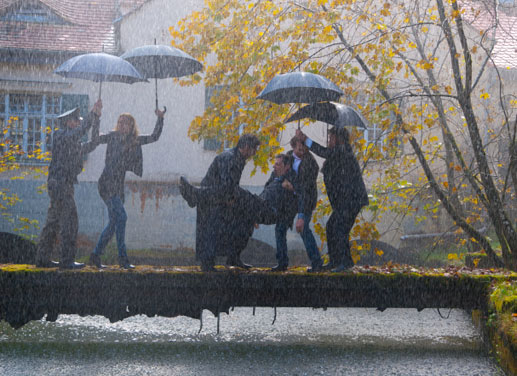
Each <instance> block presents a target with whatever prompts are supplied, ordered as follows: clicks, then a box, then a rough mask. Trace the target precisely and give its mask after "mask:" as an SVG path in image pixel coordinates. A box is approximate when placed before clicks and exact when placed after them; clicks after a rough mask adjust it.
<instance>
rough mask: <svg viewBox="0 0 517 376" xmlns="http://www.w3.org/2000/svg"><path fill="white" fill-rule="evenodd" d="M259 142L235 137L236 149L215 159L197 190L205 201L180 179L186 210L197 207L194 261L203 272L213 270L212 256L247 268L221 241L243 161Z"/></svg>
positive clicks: (250, 138)
mask: <svg viewBox="0 0 517 376" xmlns="http://www.w3.org/2000/svg"><path fill="white" fill-rule="evenodd" d="M259 145H260V140H259V139H258V138H257V136H255V135H252V134H244V135H242V136H241V137H240V138H239V141H238V142H237V146H236V147H235V148H232V149H230V150H226V151H224V152H222V153H221V154H219V155H218V156H216V157H215V159H214V160H213V162H212V164H211V165H210V167H209V168H208V171H207V173H206V175H205V177H204V178H203V180H202V181H201V188H202V189H203V190H204V191H205V195H204V196H205V197H209V198H210V199H208V200H201V201H199V202H198V200H197V198H196V195H193V194H192V190H191V189H190V188H191V186H190V185H189V184H188V182H187V180H186V179H185V178H184V177H181V178H180V192H181V194H182V196H183V198H185V200H186V201H187V203H188V205H189V206H190V207H194V206H197V219H196V258H197V259H198V260H199V261H200V263H201V269H202V270H203V271H214V270H215V269H214V265H215V257H216V256H217V255H218V254H223V253H225V254H226V256H227V261H226V263H227V265H232V266H238V267H243V268H249V267H250V266H249V265H246V264H244V263H243V262H242V261H241V259H240V254H239V253H237V252H236V251H234V250H233V249H230V250H228V249H222V244H223V242H222V239H224V237H225V236H227V233H226V232H227V231H228V228H227V226H226V224H227V223H228V222H229V221H230V220H231V219H232V217H233V216H234V215H233V212H234V210H235V202H234V200H235V197H236V195H238V189H239V182H240V180H241V175H242V170H243V169H244V166H245V165H246V160H247V159H249V158H251V157H252V156H254V155H255V153H256V152H257V148H258V147H259Z"/></svg>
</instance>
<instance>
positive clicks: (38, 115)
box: [0, 93, 88, 164]
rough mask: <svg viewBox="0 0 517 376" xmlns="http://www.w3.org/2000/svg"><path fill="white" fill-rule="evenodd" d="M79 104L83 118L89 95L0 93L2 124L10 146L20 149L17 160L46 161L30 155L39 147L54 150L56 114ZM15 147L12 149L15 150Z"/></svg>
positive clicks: (29, 162) (31, 162)
mask: <svg viewBox="0 0 517 376" xmlns="http://www.w3.org/2000/svg"><path fill="white" fill-rule="evenodd" d="M77 106H79V107H80V108H81V115H82V116H83V117H84V116H86V113H87V111H88V96H87V95H62V96H61V95H56V94H26V93H7V94H0V126H1V128H2V131H3V132H2V134H3V140H4V143H5V145H6V147H7V148H16V147H17V148H18V151H19V152H18V153H17V154H16V159H17V161H18V162H20V163H22V164H45V163H48V161H44V160H40V159H34V158H29V157H28V156H29V155H31V154H32V153H34V152H35V151H36V150H39V149H41V151H42V152H47V151H51V150H52V135H53V133H54V130H55V129H56V127H57V116H58V115H59V114H60V113H62V112H64V111H67V110H69V109H72V108H74V107H77ZM12 150H13V149H12Z"/></svg>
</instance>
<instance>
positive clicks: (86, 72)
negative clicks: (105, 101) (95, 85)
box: [54, 53, 146, 84]
mask: <svg viewBox="0 0 517 376" xmlns="http://www.w3.org/2000/svg"><path fill="white" fill-rule="evenodd" d="M54 73H57V74H59V75H60V76H63V77H67V78H82V79H84V80H90V81H96V82H102V81H115V82H125V83H128V84H132V83H135V82H140V81H146V80H145V78H143V77H142V75H141V74H140V73H139V72H138V71H137V70H136V69H135V67H133V66H132V65H131V64H130V63H128V62H127V61H126V60H124V59H121V58H120V57H118V56H114V55H109V54H106V53H91V54H84V55H79V56H75V57H73V58H71V59H68V60H67V61H65V62H64V63H63V64H61V65H60V66H59V67H58V68H57V69H56V70H55V71H54Z"/></svg>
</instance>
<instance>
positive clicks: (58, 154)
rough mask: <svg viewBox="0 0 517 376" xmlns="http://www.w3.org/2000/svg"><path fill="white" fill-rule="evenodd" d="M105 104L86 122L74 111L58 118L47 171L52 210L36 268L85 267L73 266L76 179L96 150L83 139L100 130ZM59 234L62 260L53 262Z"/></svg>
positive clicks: (49, 211)
mask: <svg viewBox="0 0 517 376" xmlns="http://www.w3.org/2000/svg"><path fill="white" fill-rule="evenodd" d="M101 112H102V102H101V100H100V99H99V100H98V101H97V102H96V103H95V104H94V106H93V109H92V111H91V112H90V113H89V114H88V117H87V119H86V120H85V121H83V119H82V118H81V117H80V116H79V108H78V107H77V108H74V109H72V110H70V111H67V112H65V113H63V114H61V115H59V116H58V120H59V129H58V130H57V131H55V132H54V136H53V142H52V159H51V161H50V166H49V169H48V180H47V190H48V195H49V197H50V206H49V209H48V213H47V220H46V222H45V226H44V227H43V230H42V231H41V235H40V238H39V241H38V247H37V252H36V265H37V266H39V267H56V266H58V265H59V267H60V268H61V269H80V268H83V267H84V264H81V263H77V262H74V260H75V253H76V241H77V231H78V229H79V221H78V218H77V207H76V205H75V199H74V185H75V184H77V183H78V181H77V175H79V174H80V173H81V171H82V169H83V159H84V156H85V155H86V154H87V153H90V152H91V151H93V150H94V149H95V146H96V144H95V143H91V142H90V143H83V142H81V138H82V137H83V136H84V135H85V134H86V132H87V131H88V130H89V129H90V128H91V127H92V126H95V127H99V123H100V120H99V118H100V116H101ZM58 232H59V234H60V238H61V239H60V240H61V243H60V260H59V264H58V263H57V262H54V261H51V260H50V256H51V254H52V249H53V247H54V245H55V243H56V238H57V234H58Z"/></svg>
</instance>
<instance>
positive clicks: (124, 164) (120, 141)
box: [90, 109, 166, 269]
mask: <svg viewBox="0 0 517 376" xmlns="http://www.w3.org/2000/svg"><path fill="white" fill-rule="evenodd" d="M165 111H166V109H164V110H163V111H160V110H158V109H156V111H155V113H156V116H157V120H156V125H155V126H154V131H153V133H152V134H151V135H143V136H139V135H138V127H137V125H136V122H135V118H134V117H133V116H132V115H131V114H128V113H124V114H121V115H120V116H119V118H118V121H117V125H116V127H115V129H114V130H113V131H112V132H110V133H108V134H102V135H99V134H98V128H97V129H94V134H93V135H92V139H93V142H96V143H99V144H107V148H106V159H105V165H104V170H103V171H102V174H101V176H100V178H99V183H98V184H99V194H100V196H101V198H102V200H103V201H104V203H105V204H106V207H107V208H108V218H109V222H108V224H107V226H106V228H105V229H104V230H103V231H102V233H101V235H100V237H99V241H98V242H97V246H96V247H95V249H94V250H93V252H92V253H91V255H90V264H92V265H95V266H97V267H98V268H102V267H104V265H102V264H101V255H102V254H103V252H104V249H105V248H106V246H107V244H108V243H109V241H110V240H111V238H112V237H113V235H114V234H115V236H116V239H117V248H118V261H119V265H120V267H122V268H124V269H133V268H134V265H131V263H130V262H129V259H128V257H127V251H126V242H125V234H126V221H127V214H126V211H125V209H124V180H125V177H126V171H131V172H134V173H135V174H136V175H138V176H140V177H141V176H142V172H143V158H142V145H145V144H149V143H151V142H155V141H157V140H158V138H159V137H160V135H161V133H162V128H163V118H164V115H165Z"/></svg>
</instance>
